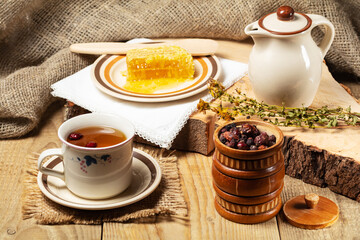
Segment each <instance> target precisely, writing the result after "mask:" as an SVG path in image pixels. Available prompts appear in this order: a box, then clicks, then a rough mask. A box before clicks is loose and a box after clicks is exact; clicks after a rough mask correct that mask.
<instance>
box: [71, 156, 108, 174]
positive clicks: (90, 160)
mask: <svg viewBox="0 0 360 240" xmlns="http://www.w3.org/2000/svg"><path fill="white" fill-rule="evenodd" d="M76 159H77V160H78V161H79V163H80V169H81V170H82V171H83V172H84V173H87V170H86V169H87V168H88V167H90V166H91V165H93V164H98V163H99V164H106V163H111V155H109V154H104V155H101V156H97V155H93V156H90V155H85V156H84V158H83V159H81V158H80V157H76Z"/></svg>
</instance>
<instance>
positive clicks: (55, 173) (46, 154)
mask: <svg viewBox="0 0 360 240" xmlns="http://www.w3.org/2000/svg"><path fill="white" fill-rule="evenodd" d="M50 156H55V157H53V158H57V157H61V158H62V156H63V155H62V151H61V148H52V149H47V150H45V151H43V152H42V153H41V154H40V156H39V158H38V169H39V171H40V172H42V173H43V174H46V175H49V176H54V177H58V178H60V179H62V180H65V176H64V172H60V171H57V170H54V169H51V168H47V167H44V166H43V162H44V160H45V159H46V158H47V157H50Z"/></svg>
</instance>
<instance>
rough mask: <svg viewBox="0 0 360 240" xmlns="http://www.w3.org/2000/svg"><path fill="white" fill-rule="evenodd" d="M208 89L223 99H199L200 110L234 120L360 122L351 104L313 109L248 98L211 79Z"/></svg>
mask: <svg viewBox="0 0 360 240" xmlns="http://www.w3.org/2000/svg"><path fill="white" fill-rule="evenodd" d="M209 92H210V94H211V95H212V96H213V97H214V98H215V99H219V100H220V101H213V102H205V101H204V100H202V99H200V101H199V103H198V105H197V109H198V110H199V111H201V112H206V110H211V111H213V112H215V113H216V114H217V115H218V116H219V117H220V118H222V119H224V120H233V119H235V118H236V117H238V116H247V117H248V118H249V117H251V116H257V117H259V118H261V119H262V120H264V121H267V122H270V123H273V124H275V125H278V126H296V127H309V128H316V127H328V128H330V127H336V126H339V125H344V124H346V125H353V126H355V125H359V124H360V113H357V112H351V108H350V106H349V107H348V108H346V109H344V108H341V107H338V108H328V107H327V106H323V107H321V108H318V109H313V108H309V107H302V108H292V107H285V106H277V105H269V104H266V103H263V102H258V101H256V100H255V99H252V98H249V97H247V96H246V95H245V94H244V93H241V91H240V90H238V89H236V94H234V95H232V94H229V93H227V92H226V91H225V88H224V86H222V85H221V83H219V82H217V81H215V80H212V81H211V82H210V84H209ZM225 102H226V103H230V107H223V103H225Z"/></svg>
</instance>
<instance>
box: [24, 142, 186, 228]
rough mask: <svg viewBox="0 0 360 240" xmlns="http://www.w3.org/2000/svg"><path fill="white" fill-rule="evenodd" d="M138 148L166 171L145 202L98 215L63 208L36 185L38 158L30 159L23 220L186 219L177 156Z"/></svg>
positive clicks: (121, 220)
mask: <svg viewBox="0 0 360 240" xmlns="http://www.w3.org/2000/svg"><path fill="white" fill-rule="evenodd" d="M135 147H136V148H137V149H140V150H142V151H144V152H146V153H148V154H150V155H151V156H153V157H154V158H155V159H156V160H157V161H158V163H159V165H160V168H161V171H162V179H161V182H160V184H159V186H158V187H157V188H156V190H155V191H154V192H153V193H151V194H150V195H149V196H147V197H146V198H144V199H143V200H140V201H139V202H136V203H133V204H130V205H128V206H125V207H121V208H115V209H109V210H96V211H93V210H78V209H73V208H69V207H65V206H62V205H59V204H57V203H55V202H53V201H51V200H50V199H48V198H47V197H46V196H45V195H43V193H42V192H41V191H40V188H39V187H38V185H37V182H36V178H37V173H38V170H37V168H36V165H37V164H36V162H37V158H36V157H30V158H28V162H27V166H26V169H27V171H26V173H24V192H23V218H24V219H28V218H35V219H36V222H37V223H39V224H101V223H103V222H125V221H131V220H135V219H141V220H143V219H146V218H147V217H151V216H154V215H171V216H177V217H181V218H184V217H186V216H187V213H188V210H187V205H186V202H185V199H184V196H183V193H182V190H181V184H180V178H179V171H178V168H177V158H176V156H175V155H174V153H172V152H170V151H165V150H163V149H158V148H151V147H149V146H146V148H144V147H143V145H141V144H135Z"/></svg>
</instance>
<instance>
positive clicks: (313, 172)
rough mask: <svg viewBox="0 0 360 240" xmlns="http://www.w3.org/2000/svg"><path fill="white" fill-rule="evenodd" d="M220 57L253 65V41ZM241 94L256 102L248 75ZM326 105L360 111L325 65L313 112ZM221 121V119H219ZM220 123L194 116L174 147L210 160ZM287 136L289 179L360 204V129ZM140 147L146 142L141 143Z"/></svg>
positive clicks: (225, 47) (227, 48)
mask: <svg viewBox="0 0 360 240" xmlns="http://www.w3.org/2000/svg"><path fill="white" fill-rule="evenodd" d="M218 43H219V49H218V51H217V52H216V55H217V56H219V57H224V58H228V59H231V60H236V61H241V62H245V63H247V62H248V57H249V54H250V51H251V48H252V42H250V41H246V42H231V41H218ZM236 88H239V89H241V91H242V92H243V93H246V95H247V96H249V97H254V94H253V91H252V87H251V84H250V81H249V78H248V77H247V76H245V77H244V78H242V79H241V80H239V81H238V82H237V83H236V84H235V85H234V86H232V87H231V88H230V89H229V90H228V91H230V92H233V91H234V90H235V89H236ZM324 105H327V106H328V107H329V108H333V107H338V106H340V107H344V108H347V107H348V106H351V109H352V111H355V112H360V104H359V103H358V102H357V100H356V99H355V98H353V97H352V96H351V95H350V94H349V93H348V92H347V91H346V90H345V89H344V88H343V87H342V86H341V85H340V84H339V83H338V82H336V80H335V79H334V78H333V77H332V75H331V73H330V72H329V70H328V68H327V66H326V64H325V63H324V64H323V69H322V79H321V83H320V86H319V90H318V92H317V95H316V97H315V99H314V101H313V103H312V105H311V107H314V108H318V107H321V106H324ZM66 112H67V114H66V116H65V118H69V117H72V116H74V115H77V114H80V113H82V112H83V110H82V109H80V108H79V107H77V106H73V105H71V106H70V107H68V108H67V111H66ZM220 121H222V120H220ZM217 123H218V120H217V118H216V116H215V115H214V114H213V113H212V112H208V113H207V114H206V115H204V114H203V113H198V112H195V113H193V114H192V116H191V117H190V119H189V121H188V122H187V124H186V125H185V127H184V128H183V129H182V130H181V132H180V133H179V135H178V136H177V137H176V139H175V141H174V143H173V145H172V147H173V148H174V149H177V150H186V151H194V152H198V153H201V154H204V155H210V154H211V152H212V151H213V149H214V144H213V141H212V137H213V133H214V130H215V127H216V125H217ZM281 129H282V130H283V132H284V135H285V144H284V148H283V152H284V156H285V167H286V174H287V175H289V176H291V177H295V178H299V179H302V180H303V181H304V182H306V183H310V184H314V185H317V186H321V187H328V188H329V189H331V190H332V191H334V192H337V193H340V194H343V195H345V196H347V197H350V198H352V199H355V200H357V201H359V202H360V147H359V146H360V127H343V128H334V129H307V128H294V127H291V128H290V127H281ZM136 140H137V141H139V142H146V141H144V140H143V139H141V138H137V139H136Z"/></svg>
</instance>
